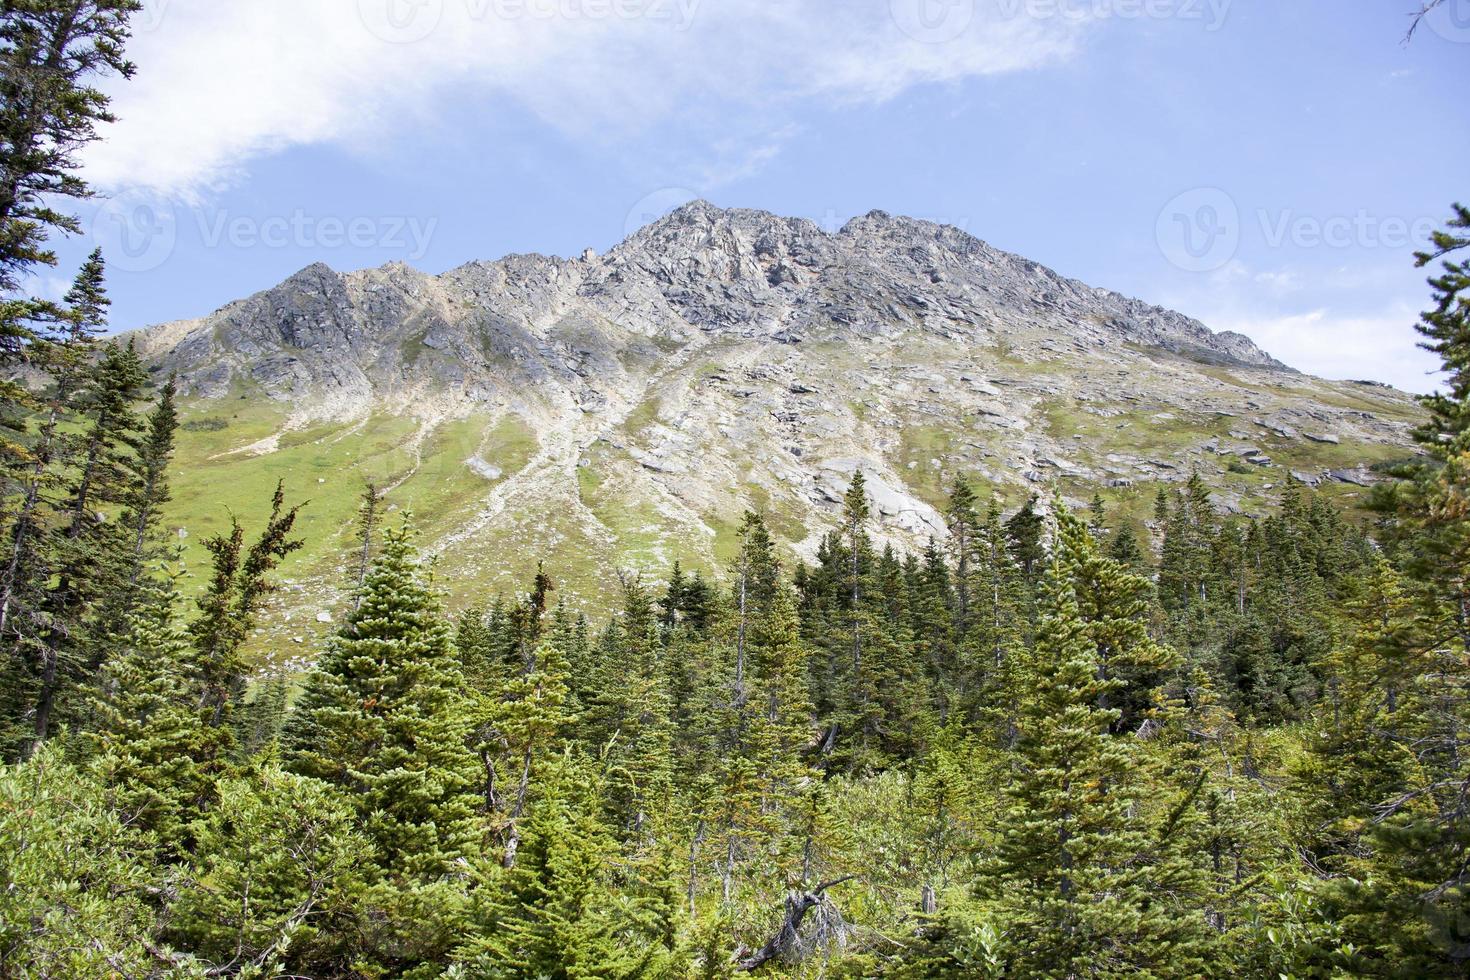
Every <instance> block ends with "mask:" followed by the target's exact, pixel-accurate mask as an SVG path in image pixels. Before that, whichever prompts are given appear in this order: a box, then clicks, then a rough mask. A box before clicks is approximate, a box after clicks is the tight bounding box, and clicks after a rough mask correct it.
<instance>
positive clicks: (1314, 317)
mask: <svg viewBox="0 0 1470 980" xmlns="http://www.w3.org/2000/svg"><path fill="white" fill-rule="evenodd" d="M1418 318H1419V315H1418V313H1417V312H1416V311H1415V310H1414V309H1413V308H1412V307H1410V306H1398V307H1392V308H1389V309H1385V310H1381V311H1378V312H1375V313H1368V314H1363V313H1344V312H1341V311H1335V310H1332V309H1327V308H1320V309H1312V310H1308V311H1306V312H1304V313H1289V314H1273V313H1271V312H1262V313H1259V314H1243V315H1242V314H1232V315H1229V316H1224V317H1218V318H1215V319H1212V320H1210V321H1209V322H1210V326H1211V327H1214V328H1215V329H1220V330H1234V331H1237V332H1239V333H1243V334H1245V335H1246V336H1247V337H1250V338H1251V339H1252V340H1254V341H1255V342H1256V343H1257V344H1259V345H1260V346H1261V347H1262V348H1264V349H1266V350H1268V351H1270V352H1271V353H1272V354H1273V355H1275V356H1276V357H1278V358H1280V359H1281V360H1282V361H1285V362H1286V363H1287V364H1290V365H1291V366H1292V367H1295V368H1300V369H1302V370H1304V371H1308V372H1310V373H1311V374H1315V375H1318V376H1320V377H1325V378H1339V379H1352V380H1358V379H1363V378H1369V379H1372V380H1374V381H1384V382H1387V383H1389V384H1391V385H1393V386H1394V387H1396V388H1401V389H1403V390H1404V391H1412V392H1416V393H1421V394H1422V393H1425V392H1428V391H1431V390H1433V389H1434V387H1435V386H1436V384H1438V380H1439V378H1438V374H1437V369H1438V367H1439V361H1438V359H1437V358H1435V356H1434V355H1433V354H1430V353H1429V352H1428V351H1425V350H1421V349H1420V348H1419V347H1418V346H1417V339H1418V334H1417V333H1415V331H1414V324H1415V323H1416V322H1417V321H1418Z"/></svg>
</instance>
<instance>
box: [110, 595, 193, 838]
mask: <svg viewBox="0 0 1470 980" xmlns="http://www.w3.org/2000/svg"><path fill="white" fill-rule="evenodd" d="M145 600H146V601H144V602H142V603H140V604H139V606H138V607H137V609H136V610H135V612H134V613H133V614H132V615H131V616H130V624H129V629H128V631H127V633H126V634H124V636H123V638H122V642H121V643H119V644H118V646H117V648H116V649H115V650H114V651H113V653H112V655H111V656H110V657H109V658H108V660H107V662H106V663H105V664H104V666H103V668H102V671H101V683H100V685H99V692H98V694H97V696H96V697H97V704H96V708H95V715H96V720H95V722H94V729H95V731H94V733H93V735H92V741H93V743H94V745H95V758H94V760H93V765H94V767H95V770H96V772H97V775H98V778H99V780H100V781H101V783H102V785H103V786H105V787H106V788H107V790H108V794H109V800H110V804H111V806H112V808H113V809H114V810H115V811H116V812H117V813H118V814H119V815H120V817H121V818H122V819H123V820H124V821H126V823H127V824H128V825H129V826H132V827H136V828H138V829H140V830H144V831H147V832H149V833H151V834H153V839H154V840H155V842H156V844H157V846H158V848H159V850H160V853H161V854H162V855H164V856H165V857H176V856H178V854H180V853H181V852H182V851H183V850H185V849H186V848H187V847H188V844H189V837H188V834H187V825H188V824H189V823H190V822H191V821H193V820H194V819H195V818H196V817H198V816H199V814H201V813H202V812H203V811H204V809H205V808H206V806H207V805H208V803H209V801H210V797H211V779H212V778H213V777H215V776H217V775H218V770H217V769H216V768H215V767H213V766H212V765H211V763H210V760H212V759H214V758H215V757H217V755H218V750H217V747H216V746H215V745H214V741H215V735H214V733H213V732H211V730H210V729H208V728H207V727H206V726H205V725H204V724H203V722H202V721H201V719H200V717H199V711H198V691H197V690H196V689H195V687H194V685H193V683H192V682H191V678H190V668H189V659H190V658H189V646H188V641H187V638H186V636H185V634H184V631H183V628H182V627H181V626H180V625H179V623H178V620H177V617H176V612H175V610H176V608H177V602H178V598H177V595H176V593H175V591H174V586H173V582H172V581H170V580H165V581H163V582H159V583H156V584H151V585H150V587H149V589H148V591H147V592H146V593H145Z"/></svg>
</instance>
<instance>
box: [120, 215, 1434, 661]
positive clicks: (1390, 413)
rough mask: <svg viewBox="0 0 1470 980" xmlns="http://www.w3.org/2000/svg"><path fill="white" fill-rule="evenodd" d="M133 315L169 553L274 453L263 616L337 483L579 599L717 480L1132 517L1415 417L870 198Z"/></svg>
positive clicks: (332, 605) (332, 555) (885, 532)
mask: <svg viewBox="0 0 1470 980" xmlns="http://www.w3.org/2000/svg"><path fill="white" fill-rule="evenodd" d="M137 340H138V342H139V344H140V345H141V347H142V349H143V351H144V353H145V355H146V356H147V357H148V358H149V359H150V361H151V362H152V365H153V367H154V369H155V370H156V371H159V372H165V371H177V372H178V373H179V375H180V379H181V384H182V386H183V391H184V393H185V395H186V396H187V402H186V404H187V406H188V411H187V414H186V431H185V433H184V434H183V440H182V446H181V457H182V460H181V461H182V462H183V464H184V465H183V466H181V468H180V469H181V473H180V477H179V482H180V486H179V488H178V492H177V496H178V501H177V503H176V510H175V515H174V519H175V520H176V521H177V523H178V525H179V527H180V530H181V535H184V536H186V538H185V540H186V541H187V542H188V543H189V545H190V547H191V548H193V549H196V550H194V551H193V555H194V558H195V560H196V561H197V560H198V557H199V554H200V552H199V551H198V550H197V546H198V543H199V541H200V540H201V538H202V537H203V536H204V535H206V534H209V533H213V532H215V531H218V530H219V529H220V528H222V527H223V526H224V522H225V521H226V520H227V517H226V515H224V514H222V513H219V511H218V507H217V505H216V504H215V503H214V502H215V501H217V499H218V489H219V487H221V486H226V487H230V488H232V489H235V490H237V491H238V494H237V497H238V499H237V501H236V507H237V508H238V509H239V511H240V513H241V514H242V516H246V517H248V516H251V515H254V514H256V513H257V512H258V510H259V509H260V508H263V507H264V505H265V502H266V497H267V496H268V492H269V488H270V486H272V485H273V484H274V481H275V480H276V479H278V478H285V479H286V480H287V483H288V486H289V487H290V489H292V490H293V491H294V492H295V493H296V494H297V495H299V496H308V497H311V498H312V504H311V506H310V507H309V508H308V509H307V512H306V513H307V515H308V518H309V520H308V521H307V523H306V525H305V526H306V528H307V532H308V535H309V538H310V541H309V547H308V548H307V549H306V550H305V551H304V552H303V554H302V556H301V557H300V559H299V561H298V562H297V565H296V567H295V569H294V570H293V572H292V574H293V575H294V576H295V582H294V587H295V589H296V590H297V591H296V592H295V593H293V595H294V596H295V598H293V599H291V600H290V602H288V603H287V609H286V612H288V613H290V614H291V617H292V619H291V621H290V622H288V621H286V620H284V619H282V620H281V621H280V622H278V623H276V624H274V625H273V626H272V627H270V630H269V633H270V635H271V636H274V637H276V638H277V639H279V637H281V636H286V635H287V634H291V633H292V631H293V630H295V631H297V632H300V631H301V630H303V629H304V628H305V627H302V626H301V620H302V618H307V619H308V622H309V623H310V625H311V628H318V624H317V622H316V619H317V617H318V615H320V618H321V619H322V620H323V622H325V621H326V619H328V618H329V617H330V616H331V615H332V614H333V612H334V610H335V609H337V608H338V607H339V606H340V601H341V597H340V584H341V575H340V573H339V572H338V570H337V569H338V565H339V564H340V561H341V557H342V555H343V554H344V553H345V551H346V548H347V541H348V539H349V538H350V530H348V529H347V526H348V525H349V523H350V520H351V516H352V512H353V509H354V507H355V497H356V495H357V493H358V492H359V491H360V488H361V481H362V479H364V478H371V479H374V480H375V481H377V482H379V483H380V484H382V485H385V486H388V487H391V492H390V498H389V499H390V501H391V502H392V503H393V504H394V505H395V506H396V507H402V508H412V509H413V511H414V512H415V515H416V520H417V522H418V524H419V525H420V526H421V527H422V528H423V530H424V534H425V542H424V543H425V545H426V546H427V547H428V548H429V549H430V550H432V551H434V552H435V553H437V554H439V555H440V556H442V559H443V560H442V563H441V568H442V573H441V574H442V576H443V578H444V579H445V580H447V582H448V583H449V584H450V585H451V586H452V587H454V588H455V591H456V592H458V593H459V594H461V595H462V596H463V595H465V594H482V595H484V596H485V598H487V599H488V598H489V593H493V592H494V591H496V590H504V591H508V590H511V589H514V588H516V587H518V586H519V585H520V583H521V582H522V581H523V578H524V575H525V574H526V573H527V571H528V570H530V569H533V568H534V565H535V562H536V561H537V560H539V559H544V560H546V562H547V566H548V568H549V569H550V570H552V571H553V573H557V572H559V571H560V572H561V573H562V574H564V575H568V577H570V578H571V579H572V585H573V586H574V587H575V588H574V591H577V592H579V593H581V594H582V595H584V596H594V597H595V596H596V595H598V594H600V593H603V592H605V591H606V590H607V588H608V586H609V585H610V583H609V582H607V581H600V580H592V579H588V578H586V576H589V575H591V574H593V572H594V570H595V569H597V568H599V567H601V568H603V569H610V568H614V567H618V566H626V567H632V568H640V569H648V570H650V571H651V572H652V573H654V574H659V573H661V571H662V570H663V569H664V568H665V567H666V566H667V564H668V563H670V562H672V561H673V560H674V559H676V558H679V559H682V560H683V561H684V562H685V563H686V564H688V565H695V566H699V567H704V568H706V569H715V568H718V567H719V566H720V564H721V563H722V562H723V561H724V560H725V559H726V558H727V557H728V555H729V554H730V547H731V544H732V541H733V535H734V528H735V526H736V524H737V523H738V521H739V518H740V514H741V512H742V511H743V510H744V509H746V508H750V507H754V508H759V509H762V510H764V511H765V512H766V513H767V514H768V516H769V518H770V519H771V521H772V523H773V526H774V527H775V529H776V530H777V532H778V533H780V534H781V535H782V536H783V537H784V538H785V539H786V540H787V541H788V542H789V543H790V544H791V545H792V547H793V548H794V549H795V550H796V551H797V552H798V553H801V554H810V553H811V552H812V551H813V550H814V549H815V547H816V543H817V541H818V540H819V538H820V536H821V534H822V533H823V532H824V531H825V530H826V529H828V528H829V527H830V526H831V525H832V523H833V520H834V515H835V512H836V505H837V501H838V500H839V498H840V495H841V492H842V489H843V488H844V487H845V486H846V484H847V482H848V481H849V479H850V478H851V476H852V473H853V471H854V470H855V469H857V468H861V469H862V470H863V471H864V472H865V474H866V475H867V476H868V479H869V482H870V486H871V487H872V489H873V494H874V504H875V507H874V510H875V513H876V514H877V515H878V517H879V521H880V530H881V536H882V537H883V538H886V539H887V540H889V541H892V542H894V543H896V544H899V545H902V546H904V547H914V546H918V545H921V544H922V543H923V542H924V541H926V540H927V538H928V537H929V536H930V535H939V536H942V534H943V526H942V519H941V517H940V512H939V509H938V508H940V507H942V501H943V493H944V489H945V487H946V486H947V485H948V484H949V483H950V481H951V480H952V478H953V476H954V475H955V474H958V473H964V474H967V475H969V476H970V477H972V478H973V479H975V480H976V481H977V482H978V483H981V484H987V485H989V486H990V487H992V488H994V489H996V490H997V491H999V492H1001V493H1002V494H1003V495H1004V496H1005V498H1006V500H1007V501H1008V503H1009V505H1010V506H1012V507H1014V506H1016V505H1017V504H1019V503H1020V502H1021V501H1022V500H1023V499H1024V496H1025V495H1026V494H1027V493H1029V492H1037V493H1041V494H1042V495H1043V496H1046V495H1047V494H1048V493H1049V490H1048V488H1049V487H1051V486H1053V485H1055V486H1056V487H1057V488H1059V490H1060V491H1061V492H1062V493H1063V494H1065V495H1068V496H1071V497H1074V498H1081V499H1086V497H1088V496H1090V495H1091V493H1092V491H1093V489H1094V488H1097V487H1102V488H1105V489H1106V490H1107V492H1108V495H1109V496H1110V497H1111V498H1112V499H1113V500H1114V501H1115V502H1116V503H1117V504H1118V506H1120V507H1122V508H1124V510H1126V511H1129V512H1132V513H1137V514H1140V515H1141V514H1142V513H1144V512H1145V509H1146V506H1147V502H1148V501H1149V500H1151V498H1152V493H1153V489H1152V486H1153V484H1154V483H1156V482H1158V481H1178V480H1183V479H1186V478H1187V477H1188V474H1189V473H1190V472H1191V471H1193V470H1198V471H1199V472H1200V473H1202V474H1203V475H1205V476H1206V477H1207V478H1208V479H1209V480H1210V482H1211V484H1212V486H1214V487H1215V488H1216V493H1217V500H1218V502H1219V504H1220V506H1221V507H1222V508H1226V509H1244V510H1247V511H1250V510H1255V509H1260V508H1263V507H1264V506H1266V504H1265V501H1266V499H1267V497H1268V493H1267V491H1268V489H1269V487H1270V486H1272V485H1275V484H1280V483H1282V482H1283V481H1284V480H1285V479H1286V478H1287V473H1288V472H1294V473H1295V474H1296V476H1297V478H1299V479H1301V480H1303V481H1306V482H1311V483H1319V482H1320V483H1326V484H1328V485H1330V486H1332V487H1333V488H1334V489H1335V490H1336V491H1338V492H1344V493H1354V492H1357V491H1358V489H1359V488H1360V487H1361V485H1365V484H1366V483H1368V482H1370V481H1371V480H1372V478H1373V477H1372V475H1371V473H1370V472H1369V471H1368V470H1367V469H1364V468H1363V467H1362V465H1360V464H1371V463H1374V462H1380V461H1386V460H1390V459H1395V458H1401V457H1404V456H1407V455H1409V454H1410V453H1411V452H1412V450H1411V449H1410V448H1409V447H1410V445H1411V443H1410V440H1409V438H1408V431H1409V428H1410V427H1411V426H1412V425H1413V424H1414V423H1415V422H1416V421H1417V419H1418V418H1419V410H1418V408H1417V407H1416V405H1415V403H1414V401H1413V399H1412V398H1410V397H1409V396H1408V395H1405V394H1403V393H1401V392H1398V391H1395V390H1392V389H1389V388H1386V387H1383V386H1381V385H1375V384H1371V383H1366V382H1332V381H1323V380H1320V379H1316V378H1311V377H1308V376H1306V375H1303V374H1300V373H1298V372H1296V371H1293V370H1292V369H1290V368H1288V367H1286V366H1285V365H1283V364H1281V363H1280V362H1278V361H1276V360H1275V359H1274V358H1272V357H1271V356H1270V355H1268V354H1267V353H1265V352H1263V351H1262V350H1260V349H1259V348H1257V347H1256V346H1255V345H1254V344H1253V343H1252V342H1251V341H1250V340H1249V339H1247V338H1246V337H1243V336H1241V335H1239V334H1233V333H1213V332H1211V331H1210V330H1209V329H1208V328H1207V327H1205V326H1204V325H1203V324H1201V323H1199V322H1198V321H1196V320H1193V319H1190V318H1189V317H1186V316H1183V315H1181V314H1179V313H1175V312H1172V311H1170V310H1165V309H1161V308H1159V307H1156V306H1151V305H1149V304H1147V303H1144V302H1141V301H1139V300H1135V299H1129V298H1127V297H1124V296H1121V295H1119V294H1117V293H1115V292H1111V291H1108V290H1105V289H1097V288H1093V287H1091V286H1087V285H1085V284H1083V283H1080V282H1076V281H1074V280H1069V279H1066V278H1064V277H1062V276H1059V275H1057V274H1056V273H1055V272H1052V271H1051V270H1049V269H1046V268H1044V267H1042V266H1040V265H1038V264H1036V263H1034V262H1031V261H1028V260H1026V259H1024V258H1021V257H1019V256H1016V255H1012V254H1009V253H1006V252H1003V251H1000V250H999V249H996V248H993V247H991V246H989V245H987V244H985V243H984V242H981V241H979V240H977V239H975V238H973V237H971V236H969V235H967V234H965V233H963V232H961V231H959V230H957V229H955V228H951V227H945V226H940V225H936V224H932V223H929V222H925V221H918V220H914V219H909V218H902V217H894V216H890V215H888V214H885V213H883V212H877V211H875V212H873V213H871V214H869V215H867V216H865V217H862V218H857V219H855V220H853V221H851V222H849V223H848V224H847V225H846V226H845V227H844V228H842V229H841V231H838V232H836V233H828V232H826V231H824V230H822V229H821V228H820V227H818V226H817V225H816V224H814V223H812V222H810V221H805V220H800V219H790V218H781V217H777V216H775V215H771V214H767V213H764V212H759V211H749V210H721V209H719V208H716V207H714V206H712V205H710V204H707V203H704V202H696V203H693V204H690V205H687V206H685V207H683V208H681V209H679V210H677V211H675V212H673V213H672V214H670V215H668V216H666V217H665V218H663V219H662V220H660V221H658V222H656V223H654V224H652V225H650V226H648V227H646V228H644V229H642V230H641V231H639V232H637V233H636V234H634V235H632V236H631V237H630V238H628V239H627V240H626V241H624V242H622V243H621V244H619V245H617V246H616V247H615V248H613V249H612V250H611V251H609V252H608V253H607V254H606V255H597V254H595V253H593V252H591V251H588V252H586V253H584V254H583V255H582V256H581V257H580V258H575V259H563V258H553V257H547V256H542V255H512V256H508V257H506V258H503V259H500V260H498V261H494V262H475V263H471V264H469V265H465V266H462V267H460V268H458V269H454V270H452V271H450V272H447V273H445V274H444V275H441V276H431V275H427V274H425V273H422V272H419V271H416V270H414V269H411V268H409V267H407V266H404V265H401V264H392V265H388V266H385V267H383V268H380V269H371V270H366V271H361V272H353V273H345V274H344V273H338V272H334V271H333V270H331V269H329V268H327V267H326V266H324V265H314V266H311V267H309V268H307V269H304V270H302V271H301V272H299V273H297V274H296V275H294V276H292V277H291V278H290V279H288V280H286V281H285V282H283V283H282V284H280V285H279V286H277V287H275V288H274V289H270V290H267V291H265V292H262V293H259V294H257V295H255V296H252V297H250V298H248V299H244V300H240V301H238V302H235V303H231V304H230V305H228V306H225V307H224V308H222V309H220V310H219V311H217V312H215V313H213V314H211V315H209V316H207V317H204V318H202V319H199V320H190V321H183V322H178V323H172V324H167V325H163V326H159V327H154V328H151V329H149V330H147V331H144V332H142V333H140V334H139V335H137ZM304 614H309V615H304ZM283 616H284V613H283ZM293 622H294V623H295V624H296V625H294V626H293V625H291V623H293Z"/></svg>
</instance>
